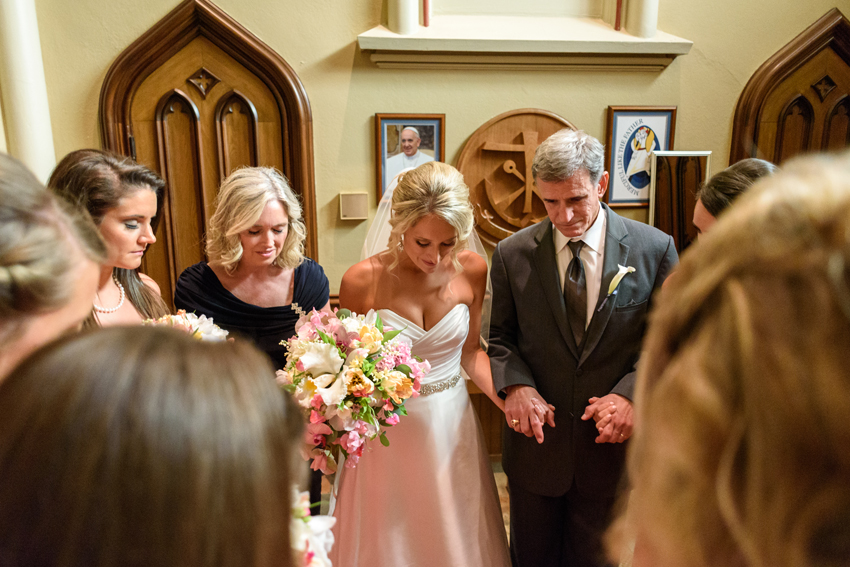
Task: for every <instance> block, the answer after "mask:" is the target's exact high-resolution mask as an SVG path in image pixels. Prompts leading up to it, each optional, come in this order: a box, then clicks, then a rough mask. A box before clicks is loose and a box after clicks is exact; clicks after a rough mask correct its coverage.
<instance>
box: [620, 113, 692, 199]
mask: <svg viewBox="0 0 850 567" xmlns="http://www.w3.org/2000/svg"><path fill="white" fill-rule="evenodd" d="M675 128H676V107H675V106H609V107H608V135H607V140H606V142H607V143H606V144H605V169H606V171H608V175H609V176H610V177H609V181H608V191H607V192H606V194H605V201H606V202H607V203H608V205H609V206H611V207H647V206H649V190H650V181H651V179H650V177H651V171H650V168H651V165H652V159H651V156H652V154H653V152H657V151H668V150H672V149H673V135H674V133H675Z"/></svg>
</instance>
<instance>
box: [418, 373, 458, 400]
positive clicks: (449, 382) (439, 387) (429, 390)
mask: <svg viewBox="0 0 850 567" xmlns="http://www.w3.org/2000/svg"><path fill="white" fill-rule="evenodd" d="M459 381H460V374H458V375H457V376H453V377H452V378H446V379H444V380H438V381H436V382H434V383H433V384H422V387H421V388H419V395H421V396H428V395H430V394H436V393H437V392H443V391H445V390H448V389H449V388H454V387H455V386H456V385H457V383H458V382H459Z"/></svg>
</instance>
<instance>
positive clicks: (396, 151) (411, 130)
mask: <svg viewBox="0 0 850 567" xmlns="http://www.w3.org/2000/svg"><path fill="white" fill-rule="evenodd" d="M445 122H446V115H445V114H376V115H375V127H376V130H377V132H376V139H377V152H376V153H377V180H378V183H377V199H378V201H380V200H381V198H382V197H383V195H384V191H386V189H387V187H388V186H389V184H390V182H392V180H393V178H394V177H395V176H396V175H398V174H399V173H401V172H402V171H406V170H408V169H412V168H415V167H418V166H420V165H422V164H423V163H427V162H429V161H445V152H446V150H445V145H446V128H445Z"/></svg>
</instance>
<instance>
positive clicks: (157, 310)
mask: <svg viewBox="0 0 850 567" xmlns="http://www.w3.org/2000/svg"><path fill="white" fill-rule="evenodd" d="M47 187H48V188H49V189H50V190H51V191H53V192H54V193H55V194H57V195H59V196H60V197H63V198H64V199H65V200H67V201H68V202H70V203H71V204H73V205H75V206H76V207H78V208H80V209H84V210H86V211H88V213H89V214H90V215H91V217H92V219H93V220H94V222H95V223H96V224H98V225H100V223H101V221H103V217H104V215H105V214H106V213H107V211H109V210H110V209H112V208H115V207H117V206H118V202H119V201H120V200H121V199H122V198H124V197H126V196H127V195H128V194H130V193H133V192H135V191H138V190H140V189H150V190H151V191H153V192H154V193H156V210H157V212H158V213H159V212H160V211H162V204H163V201H164V199H165V182H164V181H163V180H162V178H161V177H160V176H159V175H157V174H156V173H154V172H153V171H151V170H150V169H148V168H147V167H145V166H143V165H139V164H137V163H136V162H134V161H133V160H131V159H130V158H128V157H124V156H120V155H117V154H112V153H109V152H104V151H101V150H77V151H74V152H71V153H70V154H68V155H66V156H65V157H64V158H63V159H62V161H60V162H59V164H58V165H57V166H56V169H54V170H53V173H51V174H50V179H48V180H47ZM158 225H159V215H157V216H156V217H154V218H153V219H152V220H151V228H152V229H153V231H154V232H156V229H157V226H158ZM113 272H114V274H115V276H116V277H117V278H118V281H119V282H121V285H123V286H124V289H125V290H126V292H127V298H128V299H129V300H130V303H132V304H133V306H134V307H135V308H136V310H137V311H138V312H139V313H140V314H141V315H142V316H143V317H146V318H154V319H155V318H157V317H161V316H162V315H166V314H168V308H167V307H166V305H165V303H164V302H163V301H162V298H161V297H160V296H159V295H157V294H156V293H155V292H154V291H153V290H152V289H151V288H149V287H148V286H146V285H145V284H144V282H142V280H141V278H140V277H139V274H138V272H137V271H136V270H125V269H121V268H115V269H114V270H113Z"/></svg>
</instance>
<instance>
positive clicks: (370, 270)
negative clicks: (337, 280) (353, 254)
mask: <svg viewBox="0 0 850 567" xmlns="http://www.w3.org/2000/svg"><path fill="white" fill-rule="evenodd" d="M374 289H375V264H374V262H373V261H372V258H366V259H365V260H363V261H362V262H358V263H357V264H354V265H353V266H351V267H350V268H348V270H346V272H345V275H344V276H342V283H341V284H340V286H339V306H340V308H342V309H349V310H351V311H353V312H354V313H357V314H363V313H366V312H367V311H369V309H371V308H372V307H374V304H375V302H374Z"/></svg>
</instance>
